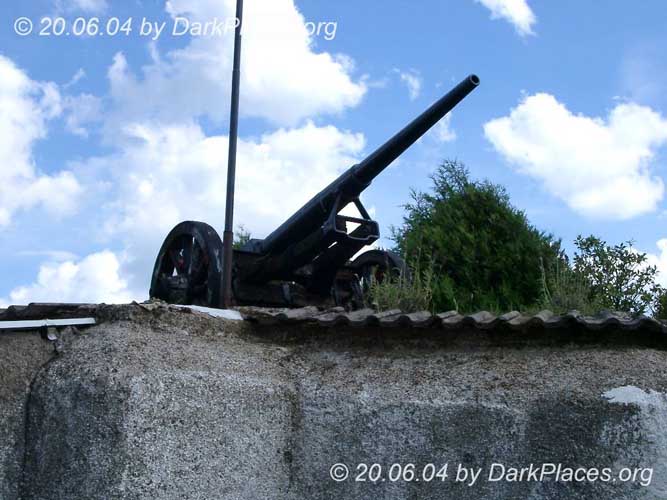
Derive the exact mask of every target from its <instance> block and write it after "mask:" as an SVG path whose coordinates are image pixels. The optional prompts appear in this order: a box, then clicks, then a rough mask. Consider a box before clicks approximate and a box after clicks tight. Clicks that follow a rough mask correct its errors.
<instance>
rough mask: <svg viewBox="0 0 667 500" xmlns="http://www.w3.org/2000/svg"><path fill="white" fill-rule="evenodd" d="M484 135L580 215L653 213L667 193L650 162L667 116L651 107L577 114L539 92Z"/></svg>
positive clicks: (665, 131)
mask: <svg viewBox="0 0 667 500" xmlns="http://www.w3.org/2000/svg"><path fill="white" fill-rule="evenodd" d="M484 132H485V135H486V137H487V139H488V140H489V141H490V142H491V143H492V144H493V146H494V147H495V149H496V150H497V151H498V152H499V153H500V154H502V155H503V156H504V157H505V158H506V160H507V161H509V162H511V163H513V164H515V165H517V166H518V168H519V171H520V172H521V173H524V174H527V175H529V176H531V177H533V178H535V179H538V180H540V181H541V182H542V183H543V184H544V187H545V189H546V190H547V191H549V192H551V193H552V194H554V195H555V196H557V197H559V198H561V199H562V200H564V201H565V202H566V203H567V204H568V205H569V206H570V207H571V208H572V209H573V210H575V211H577V212H579V213H581V214H584V215H587V216H592V217H600V218H609V219H629V218H631V217H634V216H636V215H639V214H643V213H647V212H651V211H653V210H655V209H656V206H657V204H658V202H659V201H660V200H661V199H662V197H663V192H664V185H663V181H662V180H661V179H660V178H658V177H656V176H654V175H652V173H651V169H650V162H651V160H652V159H653V158H654V156H655V154H656V151H657V150H658V149H659V148H660V147H661V146H664V145H665V144H667V120H666V119H665V118H663V117H662V116H661V115H660V114H659V113H657V112H655V111H653V110H652V109H650V108H648V107H645V106H639V105H636V104H631V103H630V104H619V105H617V106H616V107H614V108H613V109H612V110H611V112H610V113H609V116H608V117H607V118H606V119H603V118H597V117H588V116H584V115H582V114H574V113H572V112H571V111H569V110H568V109H567V108H566V107H565V106H564V105H563V104H561V103H560V102H558V101H557V100H556V98H555V97H553V96H552V95H549V94H544V93H540V94H535V95H532V96H528V97H526V98H525V99H524V100H523V101H522V102H521V103H520V104H519V105H518V106H517V107H516V108H514V109H512V110H511V112H510V114H509V115H508V116H505V117H502V118H497V119H495V120H491V121H490V122H488V123H486V124H485V125H484Z"/></svg>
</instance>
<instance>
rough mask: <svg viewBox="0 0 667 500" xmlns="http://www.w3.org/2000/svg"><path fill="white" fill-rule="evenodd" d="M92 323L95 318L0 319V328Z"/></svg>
mask: <svg viewBox="0 0 667 500" xmlns="http://www.w3.org/2000/svg"><path fill="white" fill-rule="evenodd" d="M94 324H95V318H69V319H28V320H19V321H0V330H22V329H26V328H42V327H49V326H77V325H94Z"/></svg>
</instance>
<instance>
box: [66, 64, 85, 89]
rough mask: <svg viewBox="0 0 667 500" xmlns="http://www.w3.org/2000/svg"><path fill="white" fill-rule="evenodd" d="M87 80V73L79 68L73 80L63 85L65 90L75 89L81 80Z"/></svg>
mask: <svg viewBox="0 0 667 500" xmlns="http://www.w3.org/2000/svg"><path fill="white" fill-rule="evenodd" d="M84 78H86V72H85V70H84V69H83V68H79V69H78V70H77V71H76V73H74V75H72V78H71V79H70V81H69V82H67V83H66V84H64V85H63V88H64V89H68V88H70V87H73V86H74V85H76V84H77V83H79V82H80V81H81V80H83V79H84Z"/></svg>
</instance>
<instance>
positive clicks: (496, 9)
mask: <svg viewBox="0 0 667 500" xmlns="http://www.w3.org/2000/svg"><path fill="white" fill-rule="evenodd" d="M476 1H477V2H479V3H481V4H482V5H483V6H484V7H486V8H487V9H489V10H490V11H491V19H505V20H506V21H508V22H510V23H512V25H513V26H514V29H515V30H516V32H517V33H518V34H519V35H521V36H526V35H533V34H534V32H533V25H534V24H535V23H536V22H537V18H536V17H535V14H534V13H533V11H532V9H531V8H530V6H529V5H528V3H527V2H526V0H476Z"/></svg>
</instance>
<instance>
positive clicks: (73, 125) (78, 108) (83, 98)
mask: <svg viewBox="0 0 667 500" xmlns="http://www.w3.org/2000/svg"><path fill="white" fill-rule="evenodd" d="M63 107H64V109H65V115H66V116H65V127H66V128H67V130H69V131H70V132H71V133H73V134H75V135H78V136H81V137H88V129H87V128H86V127H85V126H86V125H87V124H90V123H94V122H98V121H100V120H101V116H102V100H101V99H100V98H99V97H96V96H94V95H91V94H81V95H78V96H75V97H69V96H68V97H66V98H65V103H64V106H63Z"/></svg>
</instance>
